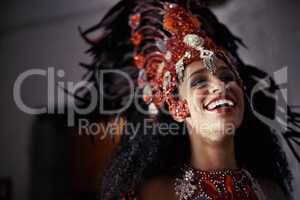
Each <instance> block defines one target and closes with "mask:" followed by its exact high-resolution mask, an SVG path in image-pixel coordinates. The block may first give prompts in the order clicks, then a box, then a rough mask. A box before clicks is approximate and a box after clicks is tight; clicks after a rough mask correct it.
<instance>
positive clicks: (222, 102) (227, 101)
mask: <svg viewBox="0 0 300 200" xmlns="http://www.w3.org/2000/svg"><path fill="white" fill-rule="evenodd" d="M223 104H227V105H228V106H233V105H234V103H233V102H232V101H231V100H229V99H220V100H217V101H214V102H212V103H210V104H209V105H208V106H207V109H209V110H212V109H215V108H216V107H217V106H219V105H223Z"/></svg>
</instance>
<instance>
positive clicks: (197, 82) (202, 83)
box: [191, 78, 207, 87]
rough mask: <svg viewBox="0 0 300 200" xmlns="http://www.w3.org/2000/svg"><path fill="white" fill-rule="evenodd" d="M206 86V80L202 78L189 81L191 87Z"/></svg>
mask: <svg viewBox="0 0 300 200" xmlns="http://www.w3.org/2000/svg"><path fill="white" fill-rule="evenodd" d="M205 85H207V80H206V79H204V78H197V79H195V80H192V81H191V87H204V86H205Z"/></svg>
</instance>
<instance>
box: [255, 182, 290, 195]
mask: <svg viewBox="0 0 300 200" xmlns="http://www.w3.org/2000/svg"><path fill="white" fill-rule="evenodd" d="M257 182H258V183H259V185H260V187H261V189H262V191H263V192H264V194H265V196H266V198H267V200H269V199H272V200H285V199H287V197H286V195H285V194H284V192H283V191H282V189H281V188H280V186H279V185H278V184H277V183H276V182H274V181H272V180H269V179H264V178H257Z"/></svg>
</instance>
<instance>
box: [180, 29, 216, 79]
mask: <svg viewBox="0 0 300 200" xmlns="http://www.w3.org/2000/svg"><path fill="white" fill-rule="evenodd" d="M183 42H184V44H186V45H187V46H189V47H191V48H193V49H195V50H197V51H198V52H199V55H200V58H201V60H202V61H203V65H204V67H205V68H206V69H207V70H208V71H209V72H210V73H214V72H215V71H216V67H215V65H214V63H213V55H214V53H213V52H212V51H210V50H207V49H204V46H203V45H204V39H203V38H202V37H200V36H198V35H196V34H187V35H186V36H184V38H183ZM189 58H191V52H189V51H186V52H185V53H184V55H183V56H182V58H181V59H180V60H179V61H178V62H177V63H176V73H177V76H178V79H179V80H183V72H184V67H185V66H184V59H189Z"/></svg>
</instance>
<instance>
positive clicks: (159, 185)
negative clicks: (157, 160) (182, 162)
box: [138, 176, 176, 200]
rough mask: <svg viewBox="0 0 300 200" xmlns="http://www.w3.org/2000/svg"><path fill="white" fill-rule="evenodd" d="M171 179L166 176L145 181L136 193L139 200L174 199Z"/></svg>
mask: <svg viewBox="0 0 300 200" xmlns="http://www.w3.org/2000/svg"><path fill="white" fill-rule="evenodd" d="M173 185H174V184H173V179H172V178H170V177H167V176H159V177H155V178H152V179H150V180H148V181H146V182H145V183H144V184H143V185H142V186H141V187H140V190H139V192H138V195H139V199H140V200H152V199H156V200H165V199H168V200H172V199H176V197H175V193H174V187H173Z"/></svg>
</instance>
